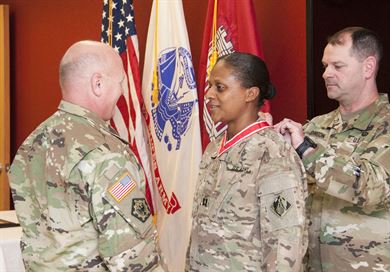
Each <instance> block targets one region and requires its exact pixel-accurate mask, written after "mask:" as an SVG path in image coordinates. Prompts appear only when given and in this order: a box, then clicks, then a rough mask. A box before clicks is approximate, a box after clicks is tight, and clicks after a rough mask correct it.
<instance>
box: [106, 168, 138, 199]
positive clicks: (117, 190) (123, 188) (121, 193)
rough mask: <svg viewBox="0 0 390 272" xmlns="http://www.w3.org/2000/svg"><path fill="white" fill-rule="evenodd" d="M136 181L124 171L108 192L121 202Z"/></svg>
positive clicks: (134, 185)
mask: <svg viewBox="0 0 390 272" xmlns="http://www.w3.org/2000/svg"><path fill="white" fill-rule="evenodd" d="M136 185H137V183H136V182H135V181H134V180H132V179H131V178H130V175H129V173H128V172H127V173H125V174H124V175H123V176H121V177H120V178H119V180H118V181H117V182H115V183H114V185H112V186H111V187H110V189H108V192H109V193H110V194H111V195H112V197H113V198H114V199H115V200H116V201H117V202H121V201H122V199H124V198H125V197H126V196H127V195H128V194H129V193H130V192H131V191H132V190H133V189H134V188H135V187H136Z"/></svg>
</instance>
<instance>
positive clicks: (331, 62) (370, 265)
mask: <svg viewBox="0 0 390 272" xmlns="http://www.w3.org/2000/svg"><path fill="white" fill-rule="evenodd" d="M381 55H382V48H381V44H380V43H379V41H378V38H377V36H376V34H375V33H373V32H372V31H369V30H367V29H364V28H360V27H352V28H346V29H343V30H341V31H340V32H338V33H336V34H334V35H333V36H332V37H330V38H329V40H328V44H327V46H326V47H325V51H324V55H323V60H322V62H323V64H324V67H325V71H324V74H323V78H324V80H325V84H326V87H327V92H328V97H329V98H332V99H336V100H337V101H338V102H339V108H338V109H336V110H334V111H332V112H330V113H328V114H325V115H321V116H318V117H316V118H314V119H313V120H311V121H309V122H308V123H307V124H306V125H305V126H304V127H303V128H302V126H301V125H300V124H298V123H295V122H293V121H291V120H288V119H285V120H284V121H282V122H281V123H279V124H278V125H276V126H275V127H276V128H277V129H278V130H279V131H281V132H282V133H284V134H287V135H289V136H288V137H290V138H291V140H292V145H293V146H294V147H295V148H297V150H298V152H299V153H300V154H301V155H302V156H303V163H304V165H305V168H306V171H307V173H308V176H309V189H310V190H309V191H310V202H309V203H308V204H309V205H308V209H309V212H310V214H311V224H310V229H309V250H308V253H309V256H308V257H309V266H308V270H309V271H382V272H384V271H390V211H389V207H390V148H389V145H390V134H389V125H390V105H389V101H388V97H387V95H385V94H379V93H378V90H377V86H376V79H375V78H376V74H377V70H378V66H379V62H380V59H381ZM303 131H304V135H306V137H305V138H304V137H303V136H304V135H303Z"/></svg>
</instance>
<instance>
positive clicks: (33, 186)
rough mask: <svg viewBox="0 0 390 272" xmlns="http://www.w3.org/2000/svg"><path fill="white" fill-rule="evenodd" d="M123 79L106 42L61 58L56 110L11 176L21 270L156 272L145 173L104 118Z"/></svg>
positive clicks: (81, 45)
mask: <svg viewBox="0 0 390 272" xmlns="http://www.w3.org/2000/svg"><path fill="white" fill-rule="evenodd" d="M125 82H126V75H125V72H124V70H123V66H122V61H121V59H120V57H119V56H118V54H117V53H116V52H115V51H114V50H113V49H112V48H111V47H109V46H108V45H105V44H102V43H98V42H92V41H82V42H78V43H76V44H74V45H72V46H71V47H70V48H69V49H68V51H67V52H66V54H65V55H64V57H63V58H62V60H61V64H60V84H61V89H62V97H63V100H62V101H61V103H60V105H59V107H58V111H57V112H55V113H54V114H53V115H52V116H51V117H50V118H48V119H47V120H46V121H44V122H43V123H42V124H41V125H40V126H38V128H36V129H35V131H34V132H32V134H31V135H30V136H29V137H28V138H27V139H26V140H25V142H24V143H23V144H22V146H21V147H20V148H19V150H18V152H17V155H16V157H15V159H14V161H13V164H12V166H11V169H10V173H9V176H10V183H11V188H12V195H13V200H14V203H15V208H16V212H17V216H18V219H19V222H20V224H21V226H22V228H23V235H22V239H21V249H22V253H23V259H24V264H25V267H26V270H27V271H39V272H41V271H147V270H153V269H156V271H157V270H160V269H161V268H160V256H159V253H158V249H157V246H156V231H155V228H154V225H153V224H152V218H151V215H150V211H149V208H148V205H147V202H146V200H145V196H144V190H145V177H144V174H143V171H142V169H141V167H140V165H139V163H138V162H137V159H136V157H135V156H134V155H133V153H132V152H131V151H130V150H129V148H128V143H127V142H126V141H124V140H122V139H121V138H120V137H119V136H118V134H117V133H116V132H115V131H114V130H113V129H112V127H111V126H110V125H109V124H108V123H106V121H107V120H109V119H110V118H111V117H112V116H113V114H114V107H115V104H116V101H117V100H118V98H119V96H120V95H121V94H122V93H123V84H125Z"/></svg>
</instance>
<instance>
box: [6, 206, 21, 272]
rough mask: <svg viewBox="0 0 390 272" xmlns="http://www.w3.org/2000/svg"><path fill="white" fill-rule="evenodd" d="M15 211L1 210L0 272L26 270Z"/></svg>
mask: <svg viewBox="0 0 390 272" xmlns="http://www.w3.org/2000/svg"><path fill="white" fill-rule="evenodd" d="M21 236H22V228H21V227H20V226H19V225H18V219H17V218H16V214H15V211H0V272H24V271H25V270H24V266H23V260H22V252H21V250H20V237H21Z"/></svg>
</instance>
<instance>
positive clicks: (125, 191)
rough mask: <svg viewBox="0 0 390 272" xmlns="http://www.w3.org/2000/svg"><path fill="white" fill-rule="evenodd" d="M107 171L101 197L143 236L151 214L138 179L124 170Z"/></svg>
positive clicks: (146, 230)
mask: <svg viewBox="0 0 390 272" xmlns="http://www.w3.org/2000/svg"><path fill="white" fill-rule="evenodd" d="M110 172H111V173H112V172H116V171H108V172H107V173H106V174H105V176H104V178H106V179H107V180H108V186H107V188H106V190H104V192H103V198H104V199H105V200H106V201H107V202H108V203H109V204H110V205H111V206H112V208H113V209H114V210H115V211H116V212H117V213H118V214H119V215H120V216H121V217H122V218H123V219H124V220H125V221H126V222H127V223H128V224H129V225H130V226H131V227H132V229H134V231H135V233H136V234H137V236H138V237H140V238H144V237H146V235H147V233H148V232H149V230H150V229H151V227H152V224H153V222H152V216H151V213H150V209H149V206H148V204H147V201H146V198H145V195H144V193H143V192H142V191H141V190H140V189H139V186H138V181H137V180H135V179H134V178H133V176H132V175H131V174H130V173H129V172H128V171H127V170H126V169H121V170H120V171H117V172H116V173H115V174H111V173H110Z"/></svg>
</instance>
